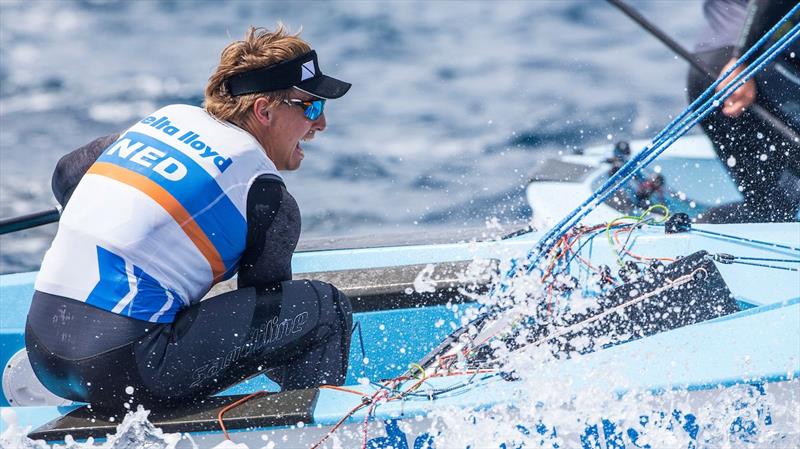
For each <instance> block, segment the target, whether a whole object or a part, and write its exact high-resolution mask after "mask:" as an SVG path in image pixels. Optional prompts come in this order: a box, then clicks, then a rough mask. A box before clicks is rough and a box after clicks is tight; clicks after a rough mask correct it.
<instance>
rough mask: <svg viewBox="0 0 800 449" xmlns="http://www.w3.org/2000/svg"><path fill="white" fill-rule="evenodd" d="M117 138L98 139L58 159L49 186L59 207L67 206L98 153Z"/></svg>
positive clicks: (114, 135) (113, 136)
mask: <svg viewBox="0 0 800 449" xmlns="http://www.w3.org/2000/svg"><path fill="white" fill-rule="evenodd" d="M118 137H119V134H112V135H109V136H105V137H100V138H98V139H95V140H93V141H92V142H90V143H88V144H86V145H84V146H82V147H80V148H78V149H77V150H75V151H73V152H71V153H69V154H67V155H65V156H63V157H62V158H61V159H59V161H58V163H57V164H56V169H55V170H54V171H53V178H52V180H51V186H52V188H53V195H55V197H56V201H58V203H59V204H61V207H64V206H66V205H67V202H68V201H69V198H70V197H71V196H72V192H73V191H74V190H75V187H76V186H77V185H78V182H80V180H81V178H83V175H85V174H86V172H87V171H88V170H89V167H91V166H92V164H94V161H96V160H97V158H98V157H100V153H102V152H103V150H105V149H106V148H108V146H109V145H111V144H112V143H114V141H115V140H117V138H118Z"/></svg>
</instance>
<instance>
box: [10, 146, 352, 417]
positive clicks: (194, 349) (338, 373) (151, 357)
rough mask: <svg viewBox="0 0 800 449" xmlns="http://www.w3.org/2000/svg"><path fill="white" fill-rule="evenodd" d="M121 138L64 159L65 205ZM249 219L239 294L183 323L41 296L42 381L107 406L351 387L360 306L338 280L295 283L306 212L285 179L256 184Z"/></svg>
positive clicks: (37, 351) (184, 315)
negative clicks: (266, 389) (256, 389)
mask: <svg viewBox="0 0 800 449" xmlns="http://www.w3.org/2000/svg"><path fill="white" fill-rule="evenodd" d="M116 137H117V136H108V137H104V138H100V139H97V140H95V141H94V142H92V143H90V144H89V145H86V146H84V147H82V148H80V149H78V150H75V151H74V152H72V153H70V154H68V155H67V156H65V157H64V158H62V159H61V160H60V161H59V163H58V165H57V167H56V171H55V173H54V175H53V192H54V194H55V196H56V199H57V200H58V201H59V202H60V203H61V204H62V205H66V203H67V202H68V201H69V198H70V196H71V195H72V192H73V190H74V189H75V186H76V185H77V184H78V181H79V180H80V178H81V177H82V176H83V175H84V174H85V173H86V171H87V170H88V168H89V166H91V165H92V164H93V163H94V161H95V160H96V159H97V157H98V156H99V154H100V153H101V152H102V151H103V149H105V148H106V147H107V146H108V145H110V144H111V143H112V142H113V141H114V140H116ZM247 223H248V231H247V247H246V249H245V252H244V254H243V255H242V258H241V261H240V266H239V272H238V286H239V289H238V290H235V291H232V292H228V293H224V294H221V295H218V296H216V297H214V298H210V299H207V300H205V301H202V302H199V303H196V304H194V305H192V306H190V307H188V308H186V309H184V310H182V311H181V312H179V314H178V316H177V317H176V319H175V321H174V322H172V323H168V324H161V323H151V322H146V321H140V320H136V319H133V318H129V317H126V316H122V315H117V314H115V313H112V312H109V311H106V310H103V309H100V308H97V307H94V306H91V305H88V304H85V303H83V302H80V301H75V300H72V299H69V298H63V297H59V296H54V295H50V294H47V293H43V292H38V291H37V292H35V294H34V297H33V301H32V304H31V309H30V312H29V313H28V321H27V324H26V331H25V341H26V347H27V349H28V354H29V358H30V360H31V364H32V366H33V368H34V371H35V373H36V375H37V377H38V378H39V380H40V381H41V382H42V383H43V384H44V385H45V386H46V387H47V388H48V389H50V390H51V391H52V392H53V393H55V394H57V395H59V396H61V397H64V398H67V399H72V400H75V401H81V402H90V403H92V404H96V405H98V406H101V407H104V406H107V407H115V406H116V407H118V406H119V405H120V404H122V403H123V402H127V401H129V400H131V399H132V400H133V402H134V403H136V404H144V405H147V406H150V407H152V406H177V405H182V404H185V403H189V402H193V401H195V400H201V399H203V398H205V397H206V396H208V395H211V394H213V393H216V392H219V391H221V390H223V389H225V388H227V387H229V386H232V385H234V384H235V383H237V382H239V381H241V380H244V379H246V378H248V377H251V376H253V375H256V374H258V373H262V372H264V373H267V374H268V375H269V377H270V378H271V379H273V380H275V381H276V382H277V383H278V384H280V385H281V388H282V389H284V390H289V389H297V388H306V387H314V386H318V385H322V384H336V385H341V384H342V383H344V380H345V375H346V372H347V363H348V357H349V347H350V330H351V327H352V312H351V308H350V301H349V299H348V298H347V297H346V296H345V295H344V294H342V293H341V292H339V291H338V290H337V289H336V288H335V287H333V286H331V285H330V284H326V283H323V282H319V281H305V280H301V281H292V280H291V278H292V270H291V258H292V253H293V251H294V248H295V247H296V245H297V240H298V238H299V235H300V213H299V209H298V207H297V203H296V202H295V200H294V198H293V197H292V196H291V195H290V194H289V192H288V191H287V190H286V187H285V186H284V184H283V182H282V181H281V180H280V179H279V178H277V177H275V176H270V175H263V176H261V177H259V178H257V179H256V181H255V182H254V183H253V185H252V187H251V188H250V190H249V192H248V197H247ZM129 387H131V388H132V389H131V388H129ZM131 392H132V394H131Z"/></svg>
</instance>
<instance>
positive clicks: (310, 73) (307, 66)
mask: <svg viewBox="0 0 800 449" xmlns="http://www.w3.org/2000/svg"><path fill="white" fill-rule="evenodd" d="M300 72H301V73H300V81H305V80H307V79H309V78H314V75H316V71H315V70H314V61H313V60H312V61H308V62H306V63H304V64H303V68H302V70H301V71H300Z"/></svg>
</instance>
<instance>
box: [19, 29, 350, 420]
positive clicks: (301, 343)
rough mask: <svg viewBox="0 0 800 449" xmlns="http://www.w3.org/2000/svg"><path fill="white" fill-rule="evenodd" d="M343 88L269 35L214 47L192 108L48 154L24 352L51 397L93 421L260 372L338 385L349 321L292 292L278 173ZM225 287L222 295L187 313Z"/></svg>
mask: <svg viewBox="0 0 800 449" xmlns="http://www.w3.org/2000/svg"><path fill="white" fill-rule="evenodd" d="M349 88H350V84H349V83H345V82H343V81H340V80H337V79H335V78H332V77H329V76H326V75H323V73H322V71H321V70H320V66H319V62H318V59H317V54H316V52H315V51H313V50H312V49H311V48H310V46H309V45H308V44H307V43H306V42H305V41H303V40H302V39H301V38H299V37H298V35H296V34H290V33H289V32H288V31H287V30H286V29H285V28H284V27H283V26H282V25H278V27H277V29H276V30H275V31H269V30H266V29H263V28H250V29H249V31H248V32H247V34H246V37H245V38H244V40H242V41H235V42H232V43H230V44H229V45H228V46H227V47H226V48H225V49H224V50H223V51H222V55H221V58H220V62H219V65H218V66H217V68H216V70H215V71H214V73H213V75H211V78H210V79H209V81H208V84H207V86H206V90H205V101H204V105H203V106H204V107H203V108H199V107H194V106H188V105H182V104H174V105H170V106H166V107H163V108H161V109H159V110H158V111H155V112H153V113H152V114H151V115H149V116H147V117H144V118H142V119H141V120H140V121H139V122H137V123H136V124H134V125H133V126H131V127H130V128H129V129H127V130H126V131H124V132H123V133H121V134H120V135H115V136H107V137H104V138H100V139H97V140H95V141H94V142H91V143H90V144H88V145H86V146H84V147H82V148H80V149H78V150H76V151H74V152H72V153H70V154H68V155H66V156H65V157H63V158H62V159H61V160H60V161H59V163H58V165H57V167H56V170H55V173H54V175H53V191H54V193H55V196H56V198H57V199H58V201H59V202H60V203H61V204H62V205H64V206H65V207H64V211H63V214H62V218H61V222H60V225H59V229H58V233H57V235H56V237H55V239H54V240H53V243H52V246H51V247H50V249H49V250H48V251H47V253H46V255H45V257H44V261H43V262H42V266H41V270H40V272H39V274H38V277H37V279H36V284H35V290H36V291H35V293H34V297H33V301H32V304H31V309H30V312H29V314H28V320H27V324H26V332H25V343H26V347H27V350H28V353H29V358H30V361H31V365H32V367H33V369H34V372H35V373H36V376H37V377H38V378H39V380H40V381H41V382H42V384H43V385H45V386H46V387H47V388H48V389H49V390H51V391H52V392H53V393H55V394H57V395H59V396H61V397H64V398H67V399H72V400H74V401H81V402H89V403H92V404H96V405H98V406H100V407H107V406H108V407H113V406H119V405H120V404H122V403H123V402H129V403H130V402H135V403H137V404H144V405H146V406H148V407H153V406H179V405H182V404H186V403H190V402H193V401H195V400H200V399H203V398H205V397H206V396H208V395H211V394H214V393H217V392H219V391H221V390H223V389H225V388H227V387H230V386H231V385H234V384H236V383H237V382H240V381H242V380H244V379H247V378H249V377H251V376H254V375H256V374H259V373H267V374H268V375H269V377H270V378H271V379H273V380H275V381H276V382H277V383H278V384H280V386H281V388H282V389H284V390H288V389H298V388H307V387H316V386H319V385H322V384H335V385H341V384H342V383H344V380H345V375H346V372H347V365H348V356H349V346H350V334H351V328H352V314H351V307H350V301H349V299H348V298H347V297H346V296H345V295H344V294H342V293H341V292H339V291H338V290H337V289H336V288H335V287H333V286H332V285H330V284H327V283H324V282H319V281H308V280H295V281H293V280H291V279H292V269H291V258H292V253H293V251H294V249H295V247H296V245H297V241H298V238H299V234H300V213H299V209H298V206H297V203H296V202H295V200H294V198H293V197H292V195H290V194H289V192H288V191H287V190H286V186H285V184H284V181H283V178H282V176H281V173H280V171H282V170H296V169H298V168H299V167H300V164H301V162H302V160H303V157H304V152H303V148H302V146H301V144H300V142H301V141H308V140H311V139H312V138H314V137H315V134H316V133H318V132H321V131H323V130H325V127H326V117H325V114H324V106H325V102H326V100H329V99H334V98H339V97H341V96H342V95H344V94H345V93H346V92H347V91H348V89H349ZM235 274H238V281H237V282H238V289H235V290H233V291H229V292H227V293H223V294H219V295H217V296H214V297H211V298H209V299H206V300H203V301H202V302H201V301H200V299H201V298H203V296H204V295H205V294H206V293H207V292H208V291H209V289H211V287H212V286H214V285H215V284H217V283H219V282H220V281H223V280H226V279H229V278H231V277H232V276H233V275H235Z"/></svg>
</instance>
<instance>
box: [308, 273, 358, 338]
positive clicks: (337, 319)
mask: <svg viewBox="0 0 800 449" xmlns="http://www.w3.org/2000/svg"><path fill="white" fill-rule="evenodd" d="M309 282H310V283H311V285H312V286H313V288H314V290H315V291H316V292H317V296H318V300H319V303H320V311H321V315H322V316H321V317H320V318H321V321H323V322H326V323H325V324H328V325H331V327H332V328H333V329H343V330H347V329H349V328H350V327H351V326H352V322H353V307H352V304H351V303H350V298H349V297H347V295H345V294H344V293H342V292H341V291H340V290H339V289H338V288H336V287H335V286H333V285H332V284H329V283H327V282H323V281H316V280H315V281H309ZM335 324H338V326H336V325H335Z"/></svg>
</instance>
